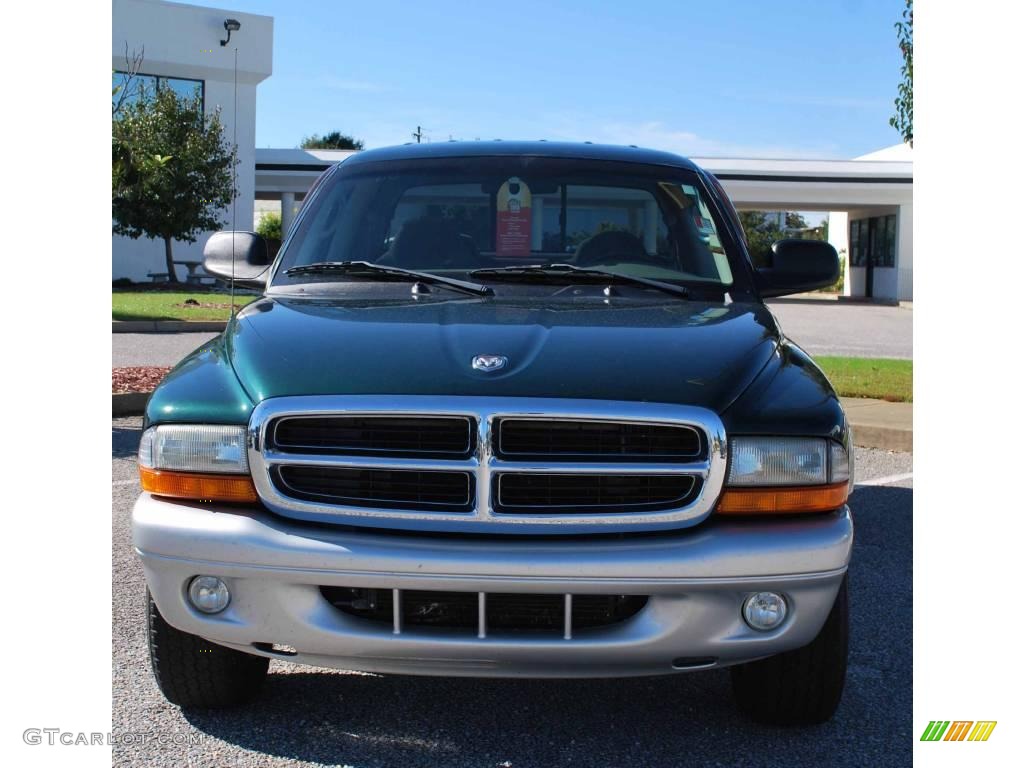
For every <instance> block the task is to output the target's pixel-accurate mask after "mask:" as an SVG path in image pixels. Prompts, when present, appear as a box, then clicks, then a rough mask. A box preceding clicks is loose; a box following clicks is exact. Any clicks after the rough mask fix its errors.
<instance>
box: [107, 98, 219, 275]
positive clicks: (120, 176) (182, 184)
mask: <svg viewBox="0 0 1024 768" xmlns="http://www.w3.org/2000/svg"><path fill="white" fill-rule="evenodd" d="M113 144H114V157H113V173H112V198H113V219H114V226H113V230H114V234H118V235H127V236H128V237H130V238H132V239H137V238H139V237H143V236H145V237H148V238H151V239H160V240H163V241H164V256H165V257H166V260H167V275H168V278H169V279H170V281H171V282H177V281H178V278H177V275H176V273H175V271H174V255H173V251H172V246H171V244H172V242H173V241H174V240H183V241H185V242H188V243H194V242H195V241H196V236H197V235H198V234H199V233H201V232H206V231H208V230H211V229H219V228H220V227H221V226H222V224H223V221H222V219H221V214H222V212H223V211H224V209H226V208H227V207H228V206H229V205H230V204H231V201H232V200H233V199H234V197H235V195H236V191H235V188H234V183H233V179H232V170H233V169H234V165H235V163H236V162H237V160H236V158H235V153H234V151H233V149H232V148H231V146H230V145H229V144H228V143H227V142H226V141H225V139H224V130H223V127H222V125H221V121H220V111H219V110H218V111H217V112H214V113H213V114H212V115H208V116H207V115H204V114H203V104H202V101H201V99H200V98H199V97H198V96H196V97H195V98H189V99H185V98H180V97H179V96H177V94H175V93H174V91H173V90H171V89H170V88H158V89H157V90H156V93H153V94H147V95H146V97H145V98H139V99H137V100H134V101H132V102H128V103H124V104H122V105H121V108H120V110H119V111H118V113H117V115H116V116H115V118H114V121H113Z"/></svg>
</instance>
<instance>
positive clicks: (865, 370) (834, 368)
mask: <svg viewBox="0 0 1024 768" xmlns="http://www.w3.org/2000/svg"><path fill="white" fill-rule="evenodd" d="M814 360H815V362H816V363H817V364H818V365H820V366H821V368H822V370H824V371H825V375H826V376H828V378H829V381H831V382H832V386H834V387H835V388H836V392H838V393H839V394H840V395H841V396H842V397H875V398H878V399H879V400H889V401H891V402H896V403H902V402H907V403H909V402H912V401H913V399H914V361H913V360H881V359H876V358H867V357H815V358H814Z"/></svg>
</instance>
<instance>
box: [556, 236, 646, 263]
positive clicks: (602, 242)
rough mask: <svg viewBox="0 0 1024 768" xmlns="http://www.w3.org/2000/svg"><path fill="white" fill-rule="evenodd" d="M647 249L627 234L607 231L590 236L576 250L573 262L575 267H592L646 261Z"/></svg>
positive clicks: (636, 238) (634, 237)
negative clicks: (621, 262) (618, 262)
mask: <svg viewBox="0 0 1024 768" xmlns="http://www.w3.org/2000/svg"><path fill="white" fill-rule="evenodd" d="M649 259H650V256H648V255H647V249H646V248H644V244H643V243H642V242H640V239H639V238H638V237H636V236H635V235H633V234H630V233H629V232H623V231H622V230H618V229H609V230H607V231H605V232H598V233H597V234H596V235H591V236H590V237H588V238H587V239H586V240H584V241H583V242H582V243H580V244H579V247H577V249H576V256H575V258H574V259H573V262H574V263H575V265H576V266H577V267H594V266H597V265H598V264H609V263H612V262H616V261H640V262H644V261H648V260H649Z"/></svg>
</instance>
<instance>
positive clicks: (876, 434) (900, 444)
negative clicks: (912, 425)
mask: <svg viewBox="0 0 1024 768" xmlns="http://www.w3.org/2000/svg"><path fill="white" fill-rule="evenodd" d="M850 426H851V427H852V428H853V444H854V445H856V446H858V447H859V448H881V449H882V450H884V451H902V452H904V453H913V452H914V431H913V430H912V429H899V428H897V427H880V426H878V425H875V424H857V423H856V422H854V421H851V422H850Z"/></svg>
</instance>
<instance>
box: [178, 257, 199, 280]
mask: <svg viewBox="0 0 1024 768" xmlns="http://www.w3.org/2000/svg"><path fill="white" fill-rule="evenodd" d="M174 263H175V264H181V265H183V266H184V267H185V268H186V269H187V270H188V275H186V277H185V282H186V283H194V284H196V285H202V284H203V279H204V278H205V277H206V276H205V275H197V274H196V267H198V266H200V265H201V264H202V263H203V262H202V261H194V260H192V259H182V260H181V261H177V260H176V261H175V262H174Z"/></svg>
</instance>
